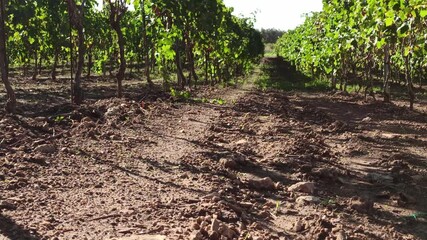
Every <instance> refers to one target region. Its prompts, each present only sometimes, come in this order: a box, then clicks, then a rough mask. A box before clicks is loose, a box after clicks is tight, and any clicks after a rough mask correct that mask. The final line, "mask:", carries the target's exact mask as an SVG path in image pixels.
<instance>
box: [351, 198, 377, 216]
mask: <svg viewBox="0 0 427 240" xmlns="http://www.w3.org/2000/svg"><path fill="white" fill-rule="evenodd" d="M350 207H351V209H354V210H356V211H358V212H360V213H368V212H369V211H371V210H372V209H373V208H374V202H372V201H370V200H360V199H355V200H352V201H351V205H350Z"/></svg>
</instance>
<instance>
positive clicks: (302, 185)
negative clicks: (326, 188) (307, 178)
mask: <svg viewBox="0 0 427 240" xmlns="http://www.w3.org/2000/svg"><path fill="white" fill-rule="evenodd" d="M314 189H315V186H314V183H312V182H299V183H295V184H294V185H292V186H290V187H289V188H288V191H290V192H303V193H314Z"/></svg>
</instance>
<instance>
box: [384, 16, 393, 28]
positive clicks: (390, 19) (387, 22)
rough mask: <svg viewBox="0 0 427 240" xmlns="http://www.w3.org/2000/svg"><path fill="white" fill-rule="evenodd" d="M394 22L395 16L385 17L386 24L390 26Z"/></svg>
mask: <svg viewBox="0 0 427 240" xmlns="http://www.w3.org/2000/svg"><path fill="white" fill-rule="evenodd" d="M393 23H394V17H392V18H386V19H385V26H386V27H390V26H391V25H393Z"/></svg>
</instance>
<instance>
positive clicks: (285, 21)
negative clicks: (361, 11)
mask: <svg viewBox="0 0 427 240" xmlns="http://www.w3.org/2000/svg"><path fill="white" fill-rule="evenodd" d="M97 1H98V3H101V2H102V0H97ZM224 3H225V5H226V6H228V7H233V8H234V14H235V15H237V16H239V15H243V16H244V17H252V13H254V12H256V22H255V28H257V29H261V28H276V29H279V30H289V29H294V28H295V27H296V26H298V25H300V24H301V23H303V22H304V17H303V16H302V15H303V14H304V13H309V12H318V11H321V10H322V0H224Z"/></svg>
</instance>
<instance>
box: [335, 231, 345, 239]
mask: <svg viewBox="0 0 427 240" xmlns="http://www.w3.org/2000/svg"><path fill="white" fill-rule="evenodd" d="M335 237H336V239H337V240H347V235H346V234H345V232H344V230H340V231H339V232H338V233H337V234H336V235H335Z"/></svg>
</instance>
